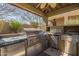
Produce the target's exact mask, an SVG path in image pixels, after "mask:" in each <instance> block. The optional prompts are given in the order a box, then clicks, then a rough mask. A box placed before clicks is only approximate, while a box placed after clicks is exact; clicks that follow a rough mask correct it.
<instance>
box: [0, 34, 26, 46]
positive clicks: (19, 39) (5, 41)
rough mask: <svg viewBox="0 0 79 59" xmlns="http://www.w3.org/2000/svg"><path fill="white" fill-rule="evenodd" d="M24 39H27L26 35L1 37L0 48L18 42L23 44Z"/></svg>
mask: <svg viewBox="0 0 79 59" xmlns="http://www.w3.org/2000/svg"><path fill="white" fill-rule="evenodd" d="M0 37H1V36H0ZM26 39H27V35H26V34H24V35H18V36H10V37H3V36H2V37H1V38H0V47H3V46H8V45H12V44H16V43H19V42H23V41H25V40H26Z"/></svg>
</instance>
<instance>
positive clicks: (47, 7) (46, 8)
mask: <svg viewBox="0 0 79 59" xmlns="http://www.w3.org/2000/svg"><path fill="white" fill-rule="evenodd" d="M51 4H52V5H53V4H55V3H29V5H31V6H32V7H34V8H36V9H39V10H40V11H42V12H43V13H44V14H47V13H51V12H53V11H55V10H58V9H61V8H64V7H67V6H70V5H72V4H71V3H57V4H56V6H55V7H53V6H51ZM43 6H44V8H41V7H43Z"/></svg>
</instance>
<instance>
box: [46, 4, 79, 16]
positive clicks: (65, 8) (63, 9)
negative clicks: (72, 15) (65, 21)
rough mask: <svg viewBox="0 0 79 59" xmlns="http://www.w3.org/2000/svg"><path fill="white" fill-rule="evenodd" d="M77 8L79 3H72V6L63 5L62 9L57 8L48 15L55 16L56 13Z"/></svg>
mask: <svg viewBox="0 0 79 59" xmlns="http://www.w3.org/2000/svg"><path fill="white" fill-rule="evenodd" d="M76 9H79V4H72V5H70V6H67V7H63V8H61V9H58V10H55V11H53V12H51V13H48V14H47V16H48V17H51V16H54V15H58V14H62V13H65V12H69V11H73V10H76Z"/></svg>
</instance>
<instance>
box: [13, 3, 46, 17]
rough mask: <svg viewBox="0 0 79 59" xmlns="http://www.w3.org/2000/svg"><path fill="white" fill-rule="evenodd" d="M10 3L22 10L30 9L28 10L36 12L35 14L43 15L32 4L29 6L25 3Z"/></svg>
mask: <svg viewBox="0 0 79 59" xmlns="http://www.w3.org/2000/svg"><path fill="white" fill-rule="evenodd" d="M12 5H14V6H17V7H19V8H22V9H24V10H27V11H30V12H32V13H34V14H36V15H39V16H45V14H44V13H43V12H42V11H40V10H38V9H36V8H34V7H33V6H31V5H29V4H27V3H15V4H12Z"/></svg>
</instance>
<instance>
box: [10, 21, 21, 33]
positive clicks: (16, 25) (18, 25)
mask: <svg viewBox="0 0 79 59" xmlns="http://www.w3.org/2000/svg"><path fill="white" fill-rule="evenodd" d="M9 26H10V29H11V30H12V31H14V32H17V31H18V30H19V29H20V28H21V23H20V22H18V21H16V20H11V21H10V22H9Z"/></svg>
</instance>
